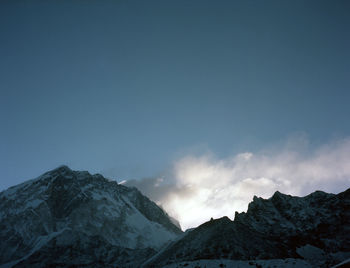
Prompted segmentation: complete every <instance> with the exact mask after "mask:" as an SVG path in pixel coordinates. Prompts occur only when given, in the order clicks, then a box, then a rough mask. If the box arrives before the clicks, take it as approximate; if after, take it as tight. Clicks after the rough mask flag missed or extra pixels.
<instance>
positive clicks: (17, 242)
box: [0, 166, 182, 267]
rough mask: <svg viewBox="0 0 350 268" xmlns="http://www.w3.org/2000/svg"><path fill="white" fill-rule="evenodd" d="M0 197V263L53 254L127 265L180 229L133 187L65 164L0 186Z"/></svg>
mask: <svg viewBox="0 0 350 268" xmlns="http://www.w3.org/2000/svg"><path fill="white" fill-rule="evenodd" d="M0 201H1V202H0V227H1V228H0V239H1V241H2V242H1V243H0V264H5V263H9V262H13V261H17V264H16V267H22V266H23V267H25V266H28V265H30V266H32V265H34V264H33V263H46V264H48V263H50V260H53V259H55V263H56V265H63V264H64V263H66V262H68V263H71V264H79V263H80V262H81V261H83V263H85V264H86V265H87V264H89V265H92V266H95V265H97V266H98V265H101V267H102V266H103V267H104V266H106V265H115V264H118V265H124V266H128V265H129V266H130V267H132V266H133V265H135V261H136V264H137V263H139V262H142V260H144V259H145V258H148V257H149V256H150V255H152V254H154V253H155V252H156V251H157V250H158V249H159V248H160V247H162V246H163V245H164V244H166V243H168V241H170V240H173V239H175V238H176V237H177V236H178V235H179V234H181V233H182V231H181V230H180V229H179V228H178V227H177V226H176V225H174V224H173V223H172V221H171V219H170V218H169V216H168V215H167V214H166V213H165V212H164V210H163V209H161V208H159V207H158V206H157V205H156V204H155V203H154V202H153V201H151V200H150V199H148V198H147V197H145V196H143V195H142V194H141V192H140V191H138V190H137V189H136V188H128V187H126V186H123V185H120V184H118V183H117V182H115V181H111V180H107V179H105V178H104V177H103V176H102V175H100V174H94V175H91V174H90V173H89V172H87V171H72V170H71V169H70V168H69V167H67V166H60V167H58V168H56V169H53V170H51V171H49V172H46V173H44V174H42V175H41V176H39V177H37V178H35V179H32V180H29V181H26V182H24V183H21V184H19V185H16V186H14V187H10V188H9V189H7V190H5V191H2V192H1V193H0ZM96 243H97V244H96ZM97 245H98V248H99V249H100V252H96V247H97ZM72 248H74V250H73V251H72ZM57 249H60V250H59V251H57ZM79 252H80V253H83V254H82V255H83V256H79V255H80V253H79ZM112 252H114V255H115V256H119V255H121V254H124V255H125V256H126V257H125V256H124V257H123V258H124V259H123V258H122V260H120V258H119V259H118V258H117V259H116V257H115V256H110V253H112ZM90 255H91V256H90ZM105 255H106V256H107V257H103V256H105ZM131 255H135V256H138V257H137V260H133V258H132V257H131ZM43 256H46V257H47V258H46V259H45V258H44V257H43ZM71 256H74V258H73V260H70V259H71ZM101 258H102V260H101ZM128 263H129V264H128ZM80 264H81V263H80ZM39 267H40V266H39Z"/></svg>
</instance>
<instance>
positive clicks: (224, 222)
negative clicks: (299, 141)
mask: <svg viewBox="0 0 350 268" xmlns="http://www.w3.org/2000/svg"><path fill="white" fill-rule="evenodd" d="M287 258H292V259H303V260H305V261H307V263H309V264H310V267H330V265H333V264H336V263H339V262H341V261H343V260H345V259H347V258H350V189H348V190H346V191H345V192H342V193H340V194H337V195H335V194H328V193H324V192H321V191H316V192H314V193H312V194H310V195H308V196H305V197H294V196H290V195H285V194H282V193H280V192H276V193H275V194H274V195H273V196H272V197H271V198H269V199H262V198H258V197H254V199H253V202H251V203H250V204H249V206H248V211H247V212H246V213H244V212H243V213H237V212H236V215H235V219H234V221H231V220H230V219H229V218H227V217H223V218H220V219H216V220H210V221H208V222H206V223H204V224H202V225H200V226H199V227H197V228H195V229H194V230H192V231H189V232H186V233H185V234H184V235H183V236H182V237H181V238H179V239H178V240H176V241H174V242H172V243H171V244H169V245H168V246H167V247H165V248H164V249H163V250H161V251H160V252H159V253H158V254H156V255H155V256H153V257H152V258H151V259H150V260H148V261H147V262H146V263H145V266H146V267H163V266H164V265H169V264H172V263H178V264H179V263H181V262H182V263H183V264H184V263H185V264H186V265H185V266H189V263H188V261H195V260H208V259H209V260H210V259H211V260H215V259H230V260H245V261H248V260H272V259H285V260H287ZM184 261H187V262H184ZM192 263H194V262H192ZM207 264H208V263H206V265H207ZM299 264H300V263H299ZM203 265H204V264H203ZM257 265H258V264H257ZM259 265H260V264H259ZM297 265H298V263H297ZM169 267H173V266H171V265H170V266H169ZM189 267H190V266H189ZM208 267H211V266H208ZM294 267H296V266H294ZM303 267H304V266H303Z"/></svg>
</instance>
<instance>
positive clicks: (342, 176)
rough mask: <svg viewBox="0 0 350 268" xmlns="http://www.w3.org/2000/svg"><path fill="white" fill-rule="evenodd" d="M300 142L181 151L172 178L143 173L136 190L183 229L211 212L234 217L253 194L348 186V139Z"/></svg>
mask: <svg viewBox="0 0 350 268" xmlns="http://www.w3.org/2000/svg"><path fill="white" fill-rule="evenodd" d="M300 143H305V140H301V141H300V142H298V143H296V142H292V143H291V142H288V146H282V148H280V149H278V148H277V149H276V148H275V150H274V151H270V152H267V151H265V152H258V153H252V152H244V153H241V154H237V155H235V156H233V157H228V158H225V159H219V158H217V157H215V156H214V155H212V154H205V155H203V156H191V155H189V156H185V157H183V158H181V159H179V160H178V161H177V162H176V163H175V164H174V167H173V175H172V178H170V179H168V180H167V179H166V178H162V179H147V180H146V181H143V182H142V183H139V184H138V185H136V186H142V185H147V187H140V190H141V191H145V190H146V191H145V192H144V193H145V194H146V195H148V196H149V197H150V198H151V199H153V200H155V201H156V202H157V203H158V204H161V205H162V206H163V207H164V208H165V210H166V211H167V212H169V214H170V215H171V216H174V217H175V218H177V219H178V220H179V221H180V223H181V226H182V227H183V229H187V228H189V227H195V226H197V225H199V224H201V223H203V222H205V221H207V220H209V219H210V218H211V217H214V218H218V217H222V216H228V217H230V218H231V219H232V218H233V216H234V213H235V211H240V212H241V211H245V210H246V209H247V205H248V203H249V202H250V201H251V200H252V198H253V196H254V195H257V196H261V197H264V198H267V197H270V196H271V195H272V194H273V193H274V192H275V191H276V190H278V191H280V192H283V193H287V194H292V195H305V194H308V193H310V192H312V191H315V190H323V191H326V192H339V191H343V190H345V189H346V188H347V187H349V186H350V139H344V140H341V141H337V142H332V143H330V144H327V145H323V146H321V147H319V148H317V149H316V150H313V151H312V152H311V153H310V152H308V153H306V152H305V150H303V149H302V148H303V146H300ZM291 144H293V145H292V146H291ZM148 182H150V183H152V185H153V188H152V187H151V188H150V185H149V184H150V183H148ZM131 185H132V183H131Z"/></svg>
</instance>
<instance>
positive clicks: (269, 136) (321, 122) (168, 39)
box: [0, 1, 350, 190]
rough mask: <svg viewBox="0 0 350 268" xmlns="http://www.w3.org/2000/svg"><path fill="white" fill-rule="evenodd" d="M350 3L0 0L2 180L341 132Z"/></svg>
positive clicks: (159, 164)
mask: <svg viewBox="0 0 350 268" xmlns="http://www.w3.org/2000/svg"><path fill="white" fill-rule="evenodd" d="M349 14H350V2H349V1H1V3H0V123H1V127H0V130H1V131H0V171H1V181H0V190H2V189H5V188H7V187H9V186H11V185H14V184H17V183H19V182H22V181H24V180H26V179H29V178H32V177H35V176H37V175H39V174H41V173H42V172H44V171H46V170H48V169H51V168H55V167H56V166H58V165H61V164H67V165H69V166H70V167H72V168H74V169H83V170H89V171H91V172H100V173H102V174H103V175H107V176H112V177H114V178H117V179H119V180H120V179H122V178H141V177H146V176H153V175H156V174H159V173H160V172H163V171H164V170H166V169H167V168H168V167H169V166H170V165H171V163H172V161H174V159H176V158H177V157H179V156H181V155H182V154H184V153H185V152H187V151H193V150H194V151H196V150H199V151H200V150H203V148H205V149H209V150H211V151H212V152H214V153H215V154H216V155H218V156H219V157H226V156H228V155H231V154H235V153H238V152H244V151H255V150H261V149H262V148H264V146H266V144H271V143H275V142H279V141H281V140H283V139H286V138H287V137H288V136H289V135H292V134H293V133H298V132H303V133H306V135H308V137H309V139H310V141H311V144H320V143H325V142H327V141H328V140H330V139H333V138H334V137H347V136H349V135H350V124H349V115H350V82H349V77H350V73H349V72H350V50H349V47H350V15H349Z"/></svg>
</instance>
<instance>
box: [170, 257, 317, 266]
mask: <svg viewBox="0 0 350 268" xmlns="http://www.w3.org/2000/svg"><path fill="white" fill-rule="evenodd" d="M259 265H260V266H259ZM180 267H181V268H182V267H186V268H195V267H206V268H214V267H215V268H218V267H219V268H220V267H226V268H229V267H235V268H253V267H261V268H268V267H284V268H312V266H311V264H310V263H308V262H306V261H305V260H300V259H273V260H250V261H236V260H225V259H222V260H219V259H217V260H197V261H184V262H180V263H173V264H169V265H165V266H163V268H180Z"/></svg>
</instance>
